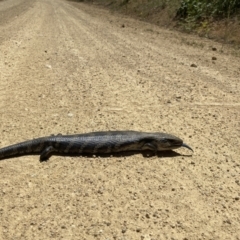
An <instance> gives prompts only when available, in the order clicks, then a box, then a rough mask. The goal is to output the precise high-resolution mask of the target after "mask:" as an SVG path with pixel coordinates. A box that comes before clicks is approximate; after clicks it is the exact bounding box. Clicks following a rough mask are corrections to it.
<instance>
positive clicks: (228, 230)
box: [0, 0, 240, 240]
mask: <svg viewBox="0 0 240 240" xmlns="http://www.w3.org/2000/svg"><path fill="white" fill-rule="evenodd" d="M0 32H1V35H0V107H1V110H0V111H1V114H0V121H1V125H0V133H1V138H0V146H1V147H4V146H8V145H11V144H14V143H17V142H21V141H24V140H27V139H32V138H37V137H41V136H48V135H51V134H58V133H62V134H74V133H85V132H91V131H101V130H137V131H152V132H167V133H171V134H174V135H176V136H178V137H180V138H182V139H183V140H184V141H185V142H186V143H187V144H189V145H190V146H191V147H192V148H193V149H194V153H193V155H191V152H189V150H187V149H179V150H176V151H175V152H176V154H162V155H161V154H160V155H159V156H152V157H149V158H148V157H144V156H143V155H142V154H134V155H130V156H119V157H106V158H101V157H89V158H86V157H83V156H79V157H67V156H65V157H63V156H52V157H51V158H50V160H49V161H47V162H44V163H40V162H39V156H31V155H30V156H22V157H19V158H11V159H7V160H3V161H0V174H1V178H0V197H1V204H0V216H1V221H0V239H4V240H6V239H100V240H102V239H103V240H107V239H118V240H120V239H125V240H128V239H141V240H142V239H144V240H146V239H148V240H149V239H152V240H153V239H155V240H156V239H185V240H186V239H188V240H189V239H240V237H239V236H240V200H239V199H240V180H239V179H240V178H239V174H240V162H239V155H240V150H239V149H240V148H239V145H240V141H239V139H240V121H239V120H240V101H239V99H240V81H239V76H240V65H239V58H238V57H236V56H234V55H233V54H231V52H232V51H231V49H230V48H228V47H226V46H224V45H221V44H219V43H216V42H214V41H210V40H206V39H201V38H198V37H196V36H190V35H184V34H181V33H179V32H174V31H169V30H166V29H161V28H159V27H157V26H154V25H151V24H149V23H144V22H140V21H137V20H133V19H131V18H127V17H123V16H121V15H118V14H112V13H110V12H108V11H106V10H104V9H98V8H96V7H93V6H89V5H85V4H84V3H76V2H67V1H62V0H56V1H47V0H31V1H30V0H6V1H1V2H0ZM213 50H216V51H213ZM177 153H178V154H177Z"/></svg>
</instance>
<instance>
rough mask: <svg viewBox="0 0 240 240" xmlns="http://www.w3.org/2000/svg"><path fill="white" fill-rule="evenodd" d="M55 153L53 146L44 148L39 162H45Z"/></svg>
mask: <svg viewBox="0 0 240 240" xmlns="http://www.w3.org/2000/svg"><path fill="white" fill-rule="evenodd" d="M55 151H56V150H55V148H54V147H53V146H49V147H46V148H45V149H44V150H43V151H42V152H41V154H40V162H43V161H47V160H48V159H49V158H50V157H51V155H52V153H54V152H55Z"/></svg>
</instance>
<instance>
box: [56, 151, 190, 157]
mask: <svg viewBox="0 0 240 240" xmlns="http://www.w3.org/2000/svg"><path fill="white" fill-rule="evenodd" d="M137 154H141V155H142V156H143V157H144V158H151V157H154V156H157V157H159V158H172V157H179V156H183V157H191V156H192V154H189V155H185V154H180V153H177V152H175V151H172V150H169V151H161V152H157V153H156V154H155V153H153V152H151V151H125V152H117V153H96V154H93V153H82V154H69V153H68V154H65V153H63V154H53V155H55V156H65V157H66V156H70V157H79V156H82V157H86V158H98V157H99V158H110V157H116V158H121V157H129V156H133V155H137Z"/></svg>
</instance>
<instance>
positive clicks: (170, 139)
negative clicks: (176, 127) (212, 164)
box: [144, 133, 193, 152]
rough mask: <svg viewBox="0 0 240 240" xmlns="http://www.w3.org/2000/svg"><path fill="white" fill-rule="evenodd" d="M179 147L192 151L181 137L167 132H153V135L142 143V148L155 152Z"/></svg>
mask: <svg viewBox="0 0 240 240" xmlns="http://www.w3.org/2000/svg"><path fill="white" fill-rule="evenodd" d="M180 147H185V148H188V149H190V150H191V151H193V150H192V148H191V147H189V146H188V145H187V144H186V143H184V142H183V140H182V139H180V138H178V137H175V136H173V135H171V134H167V133H154V136H152V137H151V138H149V139H148V140H147V141H146V143H145V144H144V149H149V150H152V151H155V152H156V151H167V150H173V149H177V148H180Z"/></svg>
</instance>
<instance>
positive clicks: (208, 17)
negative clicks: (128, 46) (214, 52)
mask: <svg viewBox="0 0 240 240" xmlns="http://www.w3.org/2000/svg"><path fill="white" fill-rule="evenodd" d="M75 1H81V2H87V3H93V4H99V5H102V6H105V7H107V8H109V9H111V10H114V11H119V12H122V13H124V14H128V15H131V16H134V17H137V18H139V19H141V20H145V21H149V22H152V23H154V24H158V25H161V26H165V27H174V28H178V29H180V30H182V31H186V32H194V33H197V34H199V35H201V36H204V37H208V38H214V39H217V40H219V41H224V42H228V43H233V44H236V45H240V0H210V1H209V0H75Z"/></svg>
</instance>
